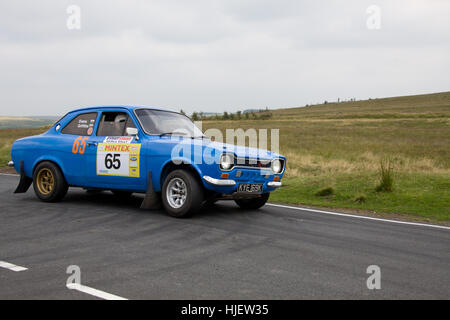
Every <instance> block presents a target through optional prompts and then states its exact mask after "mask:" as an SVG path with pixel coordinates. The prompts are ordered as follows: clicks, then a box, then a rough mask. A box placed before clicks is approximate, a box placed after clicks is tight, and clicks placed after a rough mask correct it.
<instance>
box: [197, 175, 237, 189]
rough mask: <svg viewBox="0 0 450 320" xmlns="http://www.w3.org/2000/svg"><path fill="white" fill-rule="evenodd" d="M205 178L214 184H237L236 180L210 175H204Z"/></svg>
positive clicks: (226, 185) (228, 185)
mask: <svg viewBox="0 0 450 320" xmlns="http://www.w3.org/2000/svg"><path fill="white" fill-rule="evenodd" d="M203 179H204V180H205V181H206V182H208V183H209V184H212V185H214V186H222V187H231V186H235V185H236V181H234V180H225V179H215V178H212V177H210V176H203Z"/></svg>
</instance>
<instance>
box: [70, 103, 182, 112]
mask: <svg viewBox="0 0 450 320" xmlns="http://www.w3.org/2000/svg"><path fill="white" fill-rule="evenodd" d="M111 108H121V109H127V110H130V111H133V110H135V109H152V110H160V111H170V112H177V111H174V110H170V109H166V108H160V107H145V106H127V105H110V106H92V107H86V108H79V109H75V110H72V111H70V112H69V113H74V112H81V111H91V110H99V111H101V110H103V109H111Z"/></svg>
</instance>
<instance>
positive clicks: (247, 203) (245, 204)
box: [234, 193, 270, 210]
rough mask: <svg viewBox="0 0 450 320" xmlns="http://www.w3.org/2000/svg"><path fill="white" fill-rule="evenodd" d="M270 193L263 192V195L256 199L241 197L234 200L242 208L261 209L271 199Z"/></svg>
mask: <svg viewBox="0 0 450 320" xmlns="http://www.w3.org/2000/svg"><path fill="white" fill-rule="evenodd" d="M269 196H270V193H263V194H262V195H261V197H259V198H254V199H239V200H234V201H235V202H236V204H237V205H238V206H239V207H241V208H242V209H250V210H252V209H259V208H261V207H262V206H264V205H265V204H266V202H267V200H269Z"/></svg>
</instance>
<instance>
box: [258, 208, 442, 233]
mask: <svg viewBox="0 0 450 320" xmlns="http://www.w3.org/2000/svg"><path fill="white" fill-rule="evenodd" d="M267 205H268V206H271V207H278V208H285V209H292V210H300V211H310V212H317V213H324V214H329V215H334V216H341V217H349V218H357V219H365V220H373V221H382V222H391V223H397V224H406V225H412V226H420V227H429V228H437V229H444V230H450V227H446V226H440V225H436V224H427V223H419V222H407V221H400V220H390V219H383V218H375V217H368V216H362V215H361V216H359V215H354V214H348V213H339V212H332V211H325V210H318V209H310V208H303V207H293V206H287V205H282V204H275V203H267Z"/></svg>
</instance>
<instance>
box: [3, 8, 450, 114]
mask: <svg viewBox="0 0 450 320" xmlns="http://www.w3.org/2000/svg"><path fill="white" fill-rule="evenodd" d="M70 4H76V5H79V6H80V8H81V30H73V31H70V30H67V28H66V19H67V17H68V15H67V13H66V8H67V6H68V5H70ZM371 4H373V3H372V2H371V1H365V0H362V1H356V0H355V1H345V3H344V2H342V1H320V2H318V1H297V0H295V1H294V0H292V1H291V0H279V1H271V0H259V1H256V0H247V1H237V0H236V1H235V0H227V1H225V0H223V1H219V0H193V1H175V0H165V1H138V0H128V1H124V0H123V1H115V2H113V3H112V2H111V3H110V2H99V1H86V0H83V1H70V2H69V1H39V2H37V1H21V2H12V1H9V2H3V3H1V4H0V70H1V75H2V76H1V77H0V88H1V94H0V104H1V106H2V107H1V108H2V109H1V112H0V113H1V114H4V115H30V114H62V113H64V112H66V111H68V110H70V109H71V108H73V107H76V106H88V105H104V104H139V105H150V106H151V105H154V106H166V107H172V108H174V109H179V108H183V109H184V110H187V111H188V112H192V111H194V110H195V111H200V110H201V111H217V112H221V111H225V110H227V111H235V110H237V109H244V108H254V107H266V106H268V107H290V106H299V105H304V104H306V103H313V102H321V101H323V100H335V99H337V98H338V97H340V98H341V99H342V98H349V97H357V98H366V97H382V96H392V95H402V94H415V93H423V92H436V91H445V90H448V88H449V85H450V76H449V75H448V73H446V72H443V71H444V70H448V69H449V67H450V58H449V57H450V44H449V43H448V39H449V38H450V37H449V36H450V22H449V20H448V19H447V17H448V16H449V14H450V4H449V3H448V2H447V1H440V0H434V1H426V0H423V1H422V0H408V1H406V0H404V1H395V2H392V1H387V0H383V1H378V5H379V6H380V8H381V10H382V28H381V29H380V30H368V29H367V27H366V19H367V14H366V8H367V7H368V6H369V5H371Z"/></svg>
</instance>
